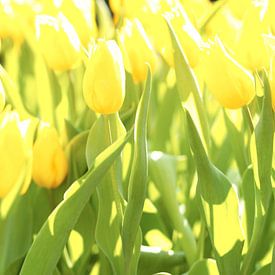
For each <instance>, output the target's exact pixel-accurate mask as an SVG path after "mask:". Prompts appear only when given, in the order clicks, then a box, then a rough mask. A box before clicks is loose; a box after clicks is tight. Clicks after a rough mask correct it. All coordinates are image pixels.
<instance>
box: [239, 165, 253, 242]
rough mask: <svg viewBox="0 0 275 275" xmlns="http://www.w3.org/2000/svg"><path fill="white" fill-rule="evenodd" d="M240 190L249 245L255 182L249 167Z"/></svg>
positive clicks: (251, 230)
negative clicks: (241, 190) (241, 191)
mask: <svg viewBox="0 0 275 275" xmlns="http://www.w3.org/2000/svg"><path fill="white" fill-rule="evenodd" d="M242 188H243V198H244V205H245V222H246V236H247V240H248V243H249V242H250V240H251V237H252V232H253V226H254V217H255V180H254V173H253V169H252V167H251V166H250V167H248V169H247V170H246V171H245V173H244V176H243V181H242Z"/></svg>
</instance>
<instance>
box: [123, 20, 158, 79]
mask: <svg viewBox="0 0 275 275" xmlns="http://www.w3.org/2000/svg"><path fill="white" fill-rule="evenodd" d="M119 41H120V46H121V48H122V52H123V54H124V61H125V60H127V61H126V62H125V67H126V69H127V70H128V71H130V72H131V73H132V74H133V78H134V80H135V81H136V82H140V81H143V80H145V78H146V74H147V67H146V62H147V63H149V64H150V67H151V69H152V71H154V69H155V67H156V61H157V60H156V54H155V51H154V49H153V46H152V44H151V42H150V41H149V38H148V37H147V34H146V33H145V31H144V29H143V26H142V24H141V23H140V21H139V20H138V19H134V20H132V21H130V20H128V19H126V20H125V24H124V26H123V27H122V29H121V31H120V32H119Z"/></svg>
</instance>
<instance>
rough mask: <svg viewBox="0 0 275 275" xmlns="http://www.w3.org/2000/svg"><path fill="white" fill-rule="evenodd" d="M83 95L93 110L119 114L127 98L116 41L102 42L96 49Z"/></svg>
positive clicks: (90, 60)
mask: <svg viewBox="0 0 275 275" xmlns="http://www.w3.org/2000/svg"><path fill="white" fill-rule="evenodd" d="M83 96H84V100H85V101H86V104H87V105H88V106H89V108H91V109H92V110H93V111H95V112H97V113H101V114H112V113H115V112H117V111H118V110H119V109H120V108H121V106H122V104H123V101H124V97H125V71H124V66H123V59H122V54H121V52H120V49H119V47H118V45H117V43H116V42H115V41H114V40H109V41H104V40H100V41H99V42H98V44H97V45H96V46H95V47H94V49H93V52H92V54H91V57H90V59H89V62H88V65H87V68H86V72H85V74H84V78H83Z"/></svg>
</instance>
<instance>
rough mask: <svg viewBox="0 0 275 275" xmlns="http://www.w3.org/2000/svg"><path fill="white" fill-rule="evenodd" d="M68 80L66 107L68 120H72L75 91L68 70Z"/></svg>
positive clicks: (73, 116)
mask: <svg viewBox="0 0 275 275" xmlns="http://www.w3.org/2000/svg"><path fill="white" fill-rule="evenodd" d="M68 81H69V87H68V107H69V114H68V118H69V120H70V121H74V119H75V116H76V106H75V91H74V85H73V80H72V75H71V72H70V71H69V72H68Z"/></svg>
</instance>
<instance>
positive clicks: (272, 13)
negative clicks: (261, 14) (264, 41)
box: [267, 0, 275, 35]
mask: <svg viewBox="0 0 275 275" xmlns="http://www.w3.org/2000/svg"><path fill="white" fill-rule="evenodd" d="M274 17H275V1H272V0H270V1H268V10H267V20H268V24H269V26H270V28H271V31H272V33H273V35H275V20H274Z"/></svg>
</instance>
